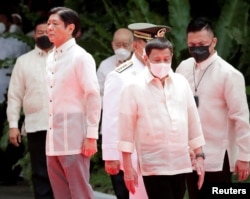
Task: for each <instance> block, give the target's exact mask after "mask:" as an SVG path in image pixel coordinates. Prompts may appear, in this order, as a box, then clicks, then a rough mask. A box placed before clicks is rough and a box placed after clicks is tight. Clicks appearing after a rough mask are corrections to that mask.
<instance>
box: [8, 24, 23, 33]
mask: <svg viewBox="0 0 250 199" xmlns="http://www.w3.org/2000/svg"><path fill="white" fill-rule="evenodd" d="M9 32H10V33H21V32H22V29H21V28H20V27H19V26H18V25H16V24H11V26H10V29H9Z"/></svg>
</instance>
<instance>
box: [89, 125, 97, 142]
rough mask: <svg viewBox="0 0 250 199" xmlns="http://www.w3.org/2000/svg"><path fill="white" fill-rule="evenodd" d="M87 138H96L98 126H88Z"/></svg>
mask: <svg viewBox="0 0 250 199" xmlns="http://www.w3.org/2000/svg"><path fill="white" fill-rule="evenodd" d="M87 138H94V139H98V127H88V128H87Z"/></svg>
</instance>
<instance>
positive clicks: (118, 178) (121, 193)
mask: <svg viewBox="0 0 250 199" xmlns="http://www.w3.org/2000/svg"><path fill="white" fill-rule="evenodd" d="M110 179H111V182H112V186H113V189H114V192H115V195H116V197H117V199H129V191H128V190H127V187H126V185H125V182H124V173H123V171H122V170H120V172H119V173H118V174H116V175H110Z"/></svg>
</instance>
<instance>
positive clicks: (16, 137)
mask: <svg viewBox="0 0 250 199" xmlns="http://www.w3.org/2000/svg"><path fill="white" fill-rule="evenodd" d="M9 140H10V143H11V144H13V145H14V146H16V147H18V146H19V144H20V143H21V133H20V130H19V129H18V128H10V130H9Z"/></svg>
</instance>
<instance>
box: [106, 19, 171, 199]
mask: <svg viewBox="0 0 250 199" xmlns="http://www.w3.org/2000/svg"><path fill="white" fill-rule="evenodd" d="M128 28H129V29H130V30H131V31H133V35H134V42H133V49H134V53H133V55H132V57H131V59H130V60H128V61H126V62H124V63H122V64H121V65H120V66H118V67H117V68H116V69H115V70H114V71H112V72H110V73H109V74H108V76H107V77H106V80H105V84H104V95H103V115H102V158H103V160H104V161H105V170H106V172H107V173H108V174H110V175H117V174H118V175H120V179H123V167H122V163H121V160H122V158H121V153H120V152H119V151H118V149H117V136H118V109H119V102H120V94H121V90H122V88H123V86H124V84H125V83H126V82H127V81H129V79H130V78H135V77H136V76H137V75H138V74H139V73H141V72H142V71H143V69H144V68H145V62H144V59H143V52H144V47H145V45H146V42H147V41H148V40H151V39H153V38H155V37H165V33H166V32H170V31H171V28H170V27H168V26H165V25H155V24H150V23H133V24H130V25H129V26H128ZM133 164H134V166H135V167H136V165H137V158H136V152H135V153H133ZM117 178H118V177H117ZM129 197H130V199H133V198H135V199H146V198H147V194H146V191H145V188H144V184H143V182H142V178H141V177H140V178H139V186H138V187H137V191H136V192H135V194H130V196H129Z"/></svg>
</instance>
